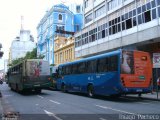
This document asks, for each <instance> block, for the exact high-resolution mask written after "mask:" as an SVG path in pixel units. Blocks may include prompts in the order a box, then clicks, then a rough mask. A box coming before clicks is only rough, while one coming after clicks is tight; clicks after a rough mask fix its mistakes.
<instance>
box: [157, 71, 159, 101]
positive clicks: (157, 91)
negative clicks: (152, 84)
mask: <svg viewBox="0 0 160 120" xmlns="http://www.w3.org/2000/svg"><path fill="white" fill-rule="evenodd" d="M156 76H157V79H156V92H157V99H158V83H157V80H158V79H159V77H158V68H156Z"/></svg>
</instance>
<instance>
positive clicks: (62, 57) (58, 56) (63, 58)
mask: <svg viewBox="0 0 160 120" xmlns="http://www.w3.org/2000/svg"><path fill="white" fill-rule="evenodd" d="M54 55H55V59H54V61H55V65H56V66H57V65H59V64H62V63H66V62H71V61H74V60H75V57H74V37H68V38H66V37H61V36H57V37H56V38H55V40H54Z"/></svg>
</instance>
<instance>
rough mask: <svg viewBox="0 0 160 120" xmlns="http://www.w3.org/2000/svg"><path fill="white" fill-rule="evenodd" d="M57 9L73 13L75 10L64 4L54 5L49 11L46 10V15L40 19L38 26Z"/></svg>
mask: <svg viewBox="0 0 160 120" xmlns="http://www.w3.org/2000/svg"><path fill="white" fill-rule="evenodd" d="M56 11H58V12H62V11H63V12H68V13H71V14H73V12H72V11H70V10H69V7H67V6H66V5H64V4H57V5H54V6H53V7H52V8H51V9H50V10H49V11H47V12H46V14H45V15H44V17H43V18H42V19H41V20H40V22H39V24H38V26H37V28H38V27H39V26H40V25H41V24H43V23H44V22H45V21H46V20H47V18H48V16H50V14H51V13H53V12H56Z"/></svg>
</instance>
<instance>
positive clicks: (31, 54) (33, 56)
mask: <svg viewBox="0 0 160 120" xmlns="http://www.w3.org/2000/svg"><path fill="white" fill-rule="evenodd" d="M43 58H44V56H43V55H40V56H39V57H37V48H34V49H33V50H32V51H31V52H27V53H26V55H25V57H21V58H18V59H16V60H13V61H12V62H11V64H9V66H13V65H16V64H18V63H20V62H21V61H23V60H26V59H43Z"/></svg>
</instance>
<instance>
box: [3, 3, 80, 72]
mask: <svg viewBox="0 0 160 120" xmlns="http://www.w3.org/2000/svg"><path fill="white" fill-rule="evenodd" d="M82 2H83V0H0V43H1V44H2V47H3V48H2V49H1V50H2V51H3V52H4V55H3V58H2V59H0V70H1V69H3V68H4V60H5V59H8V52H9V48H10V46H11V42H12V41H13V40H14V38H15V37H16V36H19V32H20V28H21V16H23V19H24V20H23V23H24V29H27V30H30V31H31V34H32V35H33V37H34V39H35V41H37V39H36V38H37V30H36V27H37V25H38V23H39V22H40V20H41V19H42V17H43V16H44V14H45V13H46V11H47V10H49V9H50V8H51V7H52V6H53V5H55V4H59V3H64V4H66V5H69V4H70V3H78V4H79V3H82Z"/></svg>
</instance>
